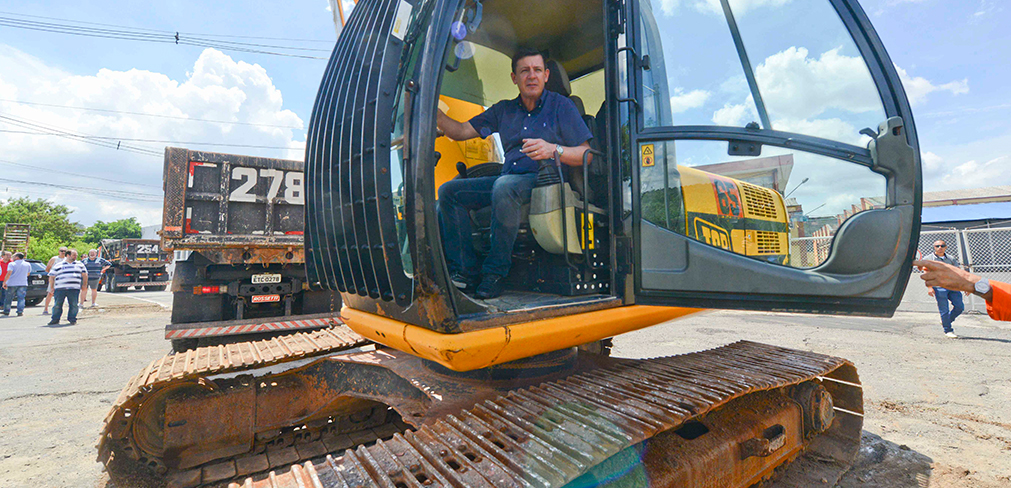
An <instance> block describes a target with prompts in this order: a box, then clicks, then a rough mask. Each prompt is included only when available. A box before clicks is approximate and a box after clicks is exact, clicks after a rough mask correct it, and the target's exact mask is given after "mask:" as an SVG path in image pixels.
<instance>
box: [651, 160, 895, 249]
mask: <svg viewBox="0 0 1011 488" xmlns="http://www.w3.org/2000/svg"><path fill="white" fill-rule="evenodd" d="M639 159H640V160H639V164H640V166H641V168H640V175H641V181H642V191H641V195H640V196H641V200H640V202H641V213H642V219H643V220H645V221H647V222H649V223H650V224H653V225H656V226H658V227H661V228H664V229H666V230H669V231H672V232H677V233H679V234H683V235H686V236H688V237H690V238H693V239H696V240H699V241H701V242H703V243H705V244H708V245H711V246H714V247H718V248H721V249H724V250H726V251H729V252H734V253H737V254H743V255H746V256H749V257H752V258H755V259H758V260H762V261H765V262H769V263H773V264H781V265H788V266H792V267H797V268H810V267H814V266H817V265H819V264H821V263H823V262H824V261H825V260H826V259H827V258H828V255H829V252H830V250H831V246H832V238H833V236H835V233H836V232H837V231H838V229H839V227H840V226H841V225H842V224H843V223H844V222H845V221H846V220H848V219H849V218H851V217H852V216H853V215H855V214H857V213H860V212H864V211H867V210H872V209H876V208H882V207H883V206H884V194H885V179H884V177H883V176H880V175H878V174H875V173H872V172H870V171H868V169H867V168H865V167H862V166H858V165H854V164H852V163H850V162H847V161H842V160H838V159H835V158H831V157H827V156H821V155H817V154H812V153H808V152H804V151H797V150H792V149H786V148H781V147H775V146H765V147H763V148H762V152H761V155H760V156H757V157H740V156H728V155H727V142H721V141H697V140H679V141H676V142H673V141H667V142H655V143H646V144H641V145H640V158H639ZM867 245H868V246H874V245H875V243H867ZM882 245H884V244H882Z"/></svg>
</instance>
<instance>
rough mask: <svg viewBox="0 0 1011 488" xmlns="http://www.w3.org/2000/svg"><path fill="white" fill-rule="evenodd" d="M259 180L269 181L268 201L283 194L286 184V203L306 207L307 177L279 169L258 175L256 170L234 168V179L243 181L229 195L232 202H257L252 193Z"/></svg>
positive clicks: (261, 171) (267, 170) (297, 172)
mask: <svg viewBox="0 0 1011 488" xmlns="http://www.w3.org/2000/svg"><path fill="white" fill-rule="evenodd" d="M257 176H259V178H266V179H268V180H270V181H269V185H270V186H268V187H267V195H266V197H267V201H271V200H273V199H274V198H276V197H277V194H278V193H280V192H281V183H284V201H285V203H288V204H291V205H305V176H304V175H303V173H302V172H301V171H283V170H279V169H261V170H260V171H259V175H257V170H256V168H245V167H241V166H240V167H236V168H232V179H233V180H242V183H240V184H239V186H238V187H237V188H235V189H234V190H232V193H230V194H229V195H228V201H230V202H255V201H256V195H255V194H254V193H253V192H252V190H253V188H254V187H256V183H257V182H258V181H259V180H258V177H257Z"/></svg>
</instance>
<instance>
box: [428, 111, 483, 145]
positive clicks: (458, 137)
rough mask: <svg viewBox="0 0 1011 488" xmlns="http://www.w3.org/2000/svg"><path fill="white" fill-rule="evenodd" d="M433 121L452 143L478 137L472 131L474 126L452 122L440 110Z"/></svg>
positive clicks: (475, 131)
mask: <svg viewBox="0 0 1011 488" xmlns="http://www.w3.org/2000/svg"><path fill="white" fill-rule="evenodd" d="M435 119H436V120H435V123H436V125H437V126H438V127H439V129H442V131H443V132H445V133H446V137H449V138H450V139H452V140H454V141H466V140H468V139H473V138H475V137H479V136H480V134H478V133H477V130H476V129H474V126H472V125H470V121H467V122H459V121H456V120H453V119H451V118H449V116H448V115H446V114H445V113H443V112H442V110H439V112H438V113H437V114H436V116H435Z"/></svg>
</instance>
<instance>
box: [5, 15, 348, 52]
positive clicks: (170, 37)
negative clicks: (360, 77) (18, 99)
mask: <svg viewBox="0 0 1011 488" xmlns="http://www.w3.org/2000/svg"><path fill="white" fill-rule="evenodd" d="M0 26H6V27H12V28H16V29H26V30H34V31H41V32H50V33H56V34H66V35H75V36H84V37H97V38H103V39H116V40H124V41H139V42H154V43H161V44H182V45H187V46H196V47H210V48H214V49H220V50H222V51H238V52H247V53H254V54H269V55H274V56H286V57H292V58H303V59H320V60H326V59H328V58H326V57H320V56H309V55H304V54H294V53H282V52H276V51H266V50H264V49H259V48H265V49H281V50H289V51H329V50H325V49H317V48H304V47H295V46H277V45H270V44H256V43H243V42H236V41H223V40H214V39H207V38H200V37H186V36H183V35H181V34H180V33H178V32H176V33H175V34H171V33H168V32H165V33H147V32H137V30H138V29H134V28H130V27H123V26H117V27H118V29H117V30H113V29H99V28H94V27H82V26H77V25H71V24H58V23H53V22H39V21H34V20H24V19H16V18H11V17H0ZM123 29H129V30H123ZM131 31H133V32H131Z"/></svg>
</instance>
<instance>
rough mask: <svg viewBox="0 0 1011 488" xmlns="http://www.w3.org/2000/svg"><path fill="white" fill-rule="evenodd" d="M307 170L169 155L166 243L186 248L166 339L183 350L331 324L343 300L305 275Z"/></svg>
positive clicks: (242, 159) (267, 161)
mask: <svg viewBox="0 0 1011 488" xmlns="http://www.w3.org/2000/svg"><path fill="white" fill-rule="evenodd" d="M304 178H305V177H304V174H303V163H302V162H300V161H289V160H282V159H271V158H260V157H252V156H239V155H234V154H221V153H212V152H205V151H193V150H189V149H183V148H173V147H169V148H166V149H165V172H164V187H165V204H164V217H163V222H162V234H161V237H162V243H163V247H164V249H165V250H167V251H183V252H182V253H180V255H182V256H183V259H179V260H177V261H176V262H175V271H174V274H173V278H172V319H171V322H170V323H169V324H168V325H167V326H166V328H165V338H166V339H168V340H170V341H172V347H173V348H174V349H175V350H176V351H179V352H182V351H186V350H189V349H191V348H194V347H196V346H197V345H198V344H199V343H200V341H201V340H203V341H205V342H209V341H211V342H212V341H218V342H221V341H223V340H226V341H227V340H235V338H237V337H243V336H246V337H248V336H249V335H250V334H261V335H262V334H281V333H288V332H291V331H297V330H311V329H316V328H320V327H328V326H331V325H333V324H334V323H336V322H335V319H334V318H333V313H332V312H333V311H334V310H335V309H337V310H339V308H340V298H339V296H338V295H337V294H336V293H333V292H330V291H328V290H320V289H315V290H314V289H310V287H309V285H310V284H309V283H308V282H307V281H306V275H305V265H304V263H305V257H304V256H305V251H304V247H303V245H302V241H303V222H304V212H305V211H304V199H305V193H304Z"/></svg>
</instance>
